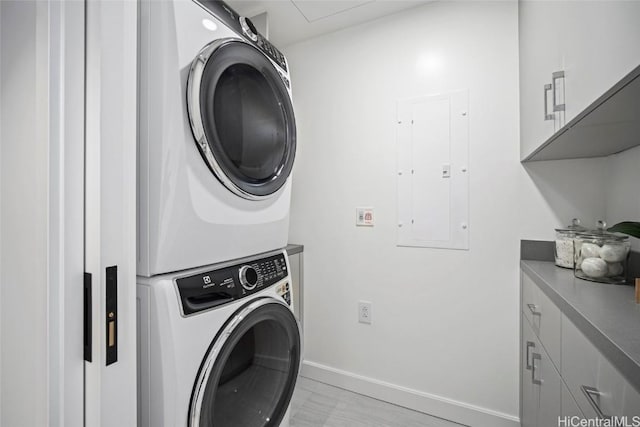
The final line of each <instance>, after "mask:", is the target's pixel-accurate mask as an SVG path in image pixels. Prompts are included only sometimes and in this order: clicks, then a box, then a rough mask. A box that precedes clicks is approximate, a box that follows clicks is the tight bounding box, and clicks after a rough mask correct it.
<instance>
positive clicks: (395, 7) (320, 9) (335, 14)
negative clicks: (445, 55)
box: [226, 0, 432, 47]
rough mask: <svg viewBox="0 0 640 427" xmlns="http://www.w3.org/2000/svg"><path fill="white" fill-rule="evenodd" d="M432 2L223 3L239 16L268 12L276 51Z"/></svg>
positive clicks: (257, 0) (303, 0)
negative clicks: (278, 48)
mask: <svg viewBox="0 0 640 427" xmlns="http://www.w3.org/2000/svg"><path fill="white" fill-rule="evenodd" d="M429 1H432V0H226V2H227V3H228V4H229V5H230V6H231V7H232V8H233V9H235V10H236V11H237V12H238V13H239V14H240V15H244V16H248V17H252V16H255V15H259V14H261V13H264V12H267V17H268V22H269V39H270V40H271V41H272V42H273V44H275V45H276V46H278V47H283V46H287V45H290V44H293V43H297V42H300V41H303V40H306V39H310V38H313V37H317V36H319V35H322V34H327V33H331V32H334V31H337V30H340V29H343V28H347V27H351V26H354V25H358V24H361V23H363V22H367V21H372V20H374V19H378V18H381V17H383V16H387V15H391V14H393V13H396V12H399V11H402V10H405V9H410V8H412V7H416V6H420V5H423V4H425V3H428V2H429Z"/></svg>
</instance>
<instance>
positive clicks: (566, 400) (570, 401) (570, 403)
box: [562, 384, 584, 418]
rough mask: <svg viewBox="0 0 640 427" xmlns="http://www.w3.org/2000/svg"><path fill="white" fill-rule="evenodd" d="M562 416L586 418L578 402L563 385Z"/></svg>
mask: <svg viewBox="0 0 640 427" xmlns="http://www.w3.org/2000/svg"><path fill="white" fill-rule="evenodd" d="M562 416H563V417H580V418H584V414H583V413H582V411H581V410H580V408H578V404H577V403H576V400H575V399H574V398H573V396H572V395H571V393H570V392H569V389H568V388H567V386H566V385H564V384H562Z"/></svg>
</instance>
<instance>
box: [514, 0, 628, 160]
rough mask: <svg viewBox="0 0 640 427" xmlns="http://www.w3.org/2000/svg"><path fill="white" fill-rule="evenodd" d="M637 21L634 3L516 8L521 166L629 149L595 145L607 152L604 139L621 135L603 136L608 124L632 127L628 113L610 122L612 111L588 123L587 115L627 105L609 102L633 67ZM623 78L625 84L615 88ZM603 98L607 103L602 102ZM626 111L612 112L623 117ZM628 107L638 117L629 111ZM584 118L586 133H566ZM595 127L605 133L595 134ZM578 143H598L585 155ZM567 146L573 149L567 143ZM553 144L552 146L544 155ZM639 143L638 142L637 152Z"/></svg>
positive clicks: (539, 4)
mask: <svg viewBox="0 0 640 427" xmlns="http://www.w3.org/2000/svg"><path fill="white" fill-rule="evenodd" d="M639 20H640V1H598V2H573V1H568V2H564V1H554V2H539V1H521V2H520V4H519V28H520V30H519V33H520V153H521V157H522V159H523V160H524V159H526V160H545V159H552V158H571V157H592V156H597V155H607V154H612V153H614V152H616V150H617V151H620V148H621V149H625V148H629V144H628V143H626V142H625V143H620V144H618V146H619V147H620V148H615V147H617V146H616V145H613V144H612V145H609V146H608V148H605V149H602V147H599V145H606V144H608V143H609V142H608V141H606V139H607V137H608V136H609V135H610V134H616V133H620V132H621V131H620V129H617V128H616V129H609V128H611V124H612V122H620V121H624V120H627V121H630V122H633V121H636V122H637V117H636V116H635V115H634V113H633V112H627V113H626V116H628V117H621V118H620V119H621V120H616V118H615V117H613V120H612V117H610V116H611V111H615V110H616V108H615V106H614V107H611V105H609V106H608V109H607V110H608V111H607V113H608V116H609V117H603V118H600V117H596V118H594V116H593V112H594V111H595V110H596V109H597V108H598V107H599V106H600V105H605V104H606V103H607V101H609V104H611V102H610V101H616V100H619V99H626V98H631V99H633V98H634V97H633V96H626V97H625V96H617V98H616V97H615V96H614V95H616V93H617V91H619V90H620V89H622V88H623V87H624V86H625V85H626V84H627V83H629V82H630V81H632V80H633V75H630V73H632V71H633V70H635V69H636V67H637V66H638V65H639V64H640V49H639V48H638V44H639V43H640V25H638V21H639ZM625 76H627V79H626V80H625V81H623V82H621V80H622V79H623V78H625ZM627 86H628V85H627ZM623 90H624V89H623ZM605 93H607V96H603V94H605ZM596 101H597V102H596ZM605 107H606V105H605ZM626 107H627V106H625V107H622V108H617V110H622V111H623V114H625V113H624V111H628V109H626ZM630 107H632V108H636V109H637V106H636V105H631V106H630ZM616 114H617V112H616ZM588 115H590V116H591V117H589V118H590V120H587V122H589V129H586V132H585V130H584V129H581V131H580V132H573V133H571V132H567V131H568V130H569V128H573V127H576V125H577V124H578V122H583V123H582V124H583V125H584V124H585V123H584V119H585V118H588V117H587V116H588ZM601 122H602V123H601ZM604 122H607V123H604ZM602 124H604V126H599V125H602ZM636 126H637V125H636ZM598 127H599V129H597V130H596V129H595V128H598ZM627 127H628V126H627ZM576 128H577V127H576ZM583 128H584V126H583ZM592 129H594V131H593V132H592V131H591V130H592ZM623 131H624V130H623ZM585 135H587V137H589V136H591V137H593V138H595V137H596V136H597V138H600V139H603V141H590V142H589V143H588V144H591V145H594V147H592V148H590V149H588V150H587V149H586V145H587V144H584V145H582V146H581V145H580V141H582V140H583V139H584V137H585ZM570 138H573V141H571V142H570V143H569V142H568V141H567V139H570ZM577 139H579V140H580V141H576V140H577ZM552 142H553V143H554V144H555V143H556V142H557V143H558V144H557V145H558V146H556V147H551V148H547V147H550V146H551V145H552V144H551V143H552ZM638 143H640V141H637V143H636V145H637V144H638ZM625 144H626V145H625ZM560 146H561V147H560ZM594 148H595V149H594ZM543 149H544V150H546V152H545V153H542V151H543ZM540 153H541V154H540Z"/></svg>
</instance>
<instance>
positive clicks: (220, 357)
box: [189, 297, 301, 427]
mask: <svg viewBox="0 0 640 427" xmlns="http://www.w3.org/2000/svg"><path fill="white" fill-rule="evenodd" d="M300 354H301V342H300V330H299V328H298V323H297V321H296V319H295V317H294V316H293V313H292V312H291V310H290V309H289V307H288V306H287V305H286V304H285V303H283V302H282V301H280V300H277V299H275V298H268V297H267V298H260V299H257V300H254V301H253V302H251V303H249V304H247V305H245V306H244V307H243V308H241V309H240V310H238V312H236V314H235V315H234V316H233V317H232V318H231V319H230V320H229V321H228V322H227V323H226V325H225V326H224V328H222V330H221V331H220V332H219V333H218V335H217V336H216V338H215V339H214V340H213V342H212V343H211V346H210V347H209V350H208V352H207V355H206V357H205V359H204V361H203V363H202V365H201V367H200V370H199V372H198V377H197V379H196V383H195V385H194V389H193V393H192V395H191V403H190V408H189V427H211V426H215V427H260V426H273V427H277V426H279V425H280V421H281V420H282V418H283V417H284V415H285V413H286V411H287V408H288V406H289V402H290V400H291V395H292V394H293V389H294V387H295V383H296V378H297V376H298V370H299V367H300Z"/></svg>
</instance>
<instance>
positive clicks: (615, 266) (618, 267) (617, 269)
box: [607, 262, 624, 277]
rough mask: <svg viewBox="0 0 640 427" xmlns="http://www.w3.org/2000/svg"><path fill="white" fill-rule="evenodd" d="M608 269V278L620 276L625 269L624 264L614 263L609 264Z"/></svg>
mask: <svg viewBox="0 0 640 427" xmlns="http://www.w3.org/2000/svg"><path fill="white" fill-rule="evenodd" d="M607 268H608V271H607V276H609V277H612V276H619V275H621V274H622V272H623V271H624V267H623V266H622V263H620V262H612V263H610V264H608V267H607Z"/></svg>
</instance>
